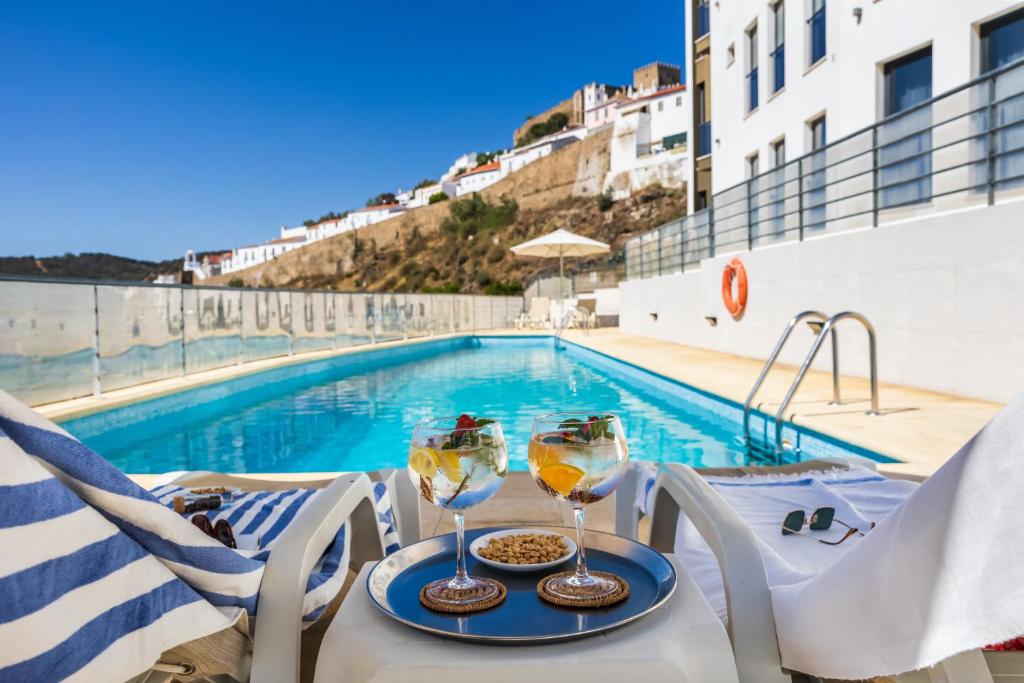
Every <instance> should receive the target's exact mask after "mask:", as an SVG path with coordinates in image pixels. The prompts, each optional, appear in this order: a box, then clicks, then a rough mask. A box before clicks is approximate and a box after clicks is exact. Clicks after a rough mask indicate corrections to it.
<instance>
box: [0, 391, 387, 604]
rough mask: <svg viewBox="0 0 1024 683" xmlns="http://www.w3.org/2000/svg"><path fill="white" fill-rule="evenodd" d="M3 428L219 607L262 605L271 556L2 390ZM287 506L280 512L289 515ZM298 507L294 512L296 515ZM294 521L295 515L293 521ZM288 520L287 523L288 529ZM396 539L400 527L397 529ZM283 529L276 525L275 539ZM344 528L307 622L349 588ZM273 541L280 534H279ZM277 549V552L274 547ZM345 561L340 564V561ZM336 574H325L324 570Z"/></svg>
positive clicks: (312, 586) (313, 593) (304, 496)
mask: <svg viewBox="0 0 1024 683" xmlns="http://www.w3.org/2000/svg"><path fill="white" fill-rule="evenodd" d="M0 429H2V430H3V431H4V432H6V433H7V435H8V436H9V437H10V438H11V440H13V441H14V442H15V443H16V444H17V445H18V446H19V447H20V448H21V449H22V450H23V451H25V452H26V453H28V454H30V455H33V456H35V457H36V458H38V459H39V460H40V461H42V462H43V463H45V464H46V466H47V467H48V468H49V469H50V470H51V471H52V472H53V473H54V474H55V475H56V476H57V477H58V478H59V479H61V480H62V481H63V482H64V484H65V485H66V486H67V487H68V488H70V489H71V490H72V491H73V492H74V493H75V494H76V495H77V496H78V497H79V498H81V499H82V500H83V501H85V502H86V503H88V504H89V505H90V506H92V507H93V508H94V509H95V510H97V511H98V512H99V513H100V514H102V515H103V516H104V517H106V518H107V519H108V520H109V521H110V522H112V523H113V524H114V525H116V526H117V527H118V528H119V529H120V530H121V531H122V532H123V533H124V534H126V535H127V536H128V537H129V538H131V539H132V540H134V541H135V542H136V543H137V544H138V545H140V546H142V547H143V548H145V550H147V551H148V552H150V553H152V554H153V555H155V556H156V557H157V558H158V559H159V560H161V561H162V562H163V564H164V565H165V566H166V567H167V568H168V569H170V570H171V572H173V573H174V574H176V575H177V576H178V577H180V578H181V579H182V580H184V581H185V583H187V584H188V585H189V586H191V587H192V588H193V589H194V590H195V591H196V592H197V593H199V594H200V595H201V596H202V597H203V598H205V599H206V600H207V601H208V602H210V603H211V604H213V605H215V606H217V607H241V608H243V609H245V610H246V611H247V612H248V613H250V614H255V613H256V610H257V604H256V603H257V600H258V598H259V588H260V582H261V581H262V578H263V569H264V565H265V562H266V553H256V554H252V553H243V552H238V551H236V550H232V549H230V548H227V547H226V546H224V545H222V544H221V543H220V542H218V541H216V540H214V539H212V538H210V537H209V536H206V535H205V534H204V533H202V532H201V531H199V529H197V528H196V527H195V526H193V525H192V524H190V523H189V522H188V521H186V520H185V519H183V518H182V517H181V516H179V515H178V514H177V513H175V512H174V511H173V510H171V509H169V508H168V507H167V506H166V505H164V503H163V502H161V501H160V500H159V499H157V498H156V497H155V496H153V495H152V494H151V493H150V492H149V491H147V490H146V489H144V488H142V487H141V486H139V485H138V484H136V483H135V482H133V481H132V480H131V479H129V478H128V477H127V476H125V474H124V473H123V472H121V471H120V470H118V469H117V468H116V467H114V466H113V465H112V464H111V463H110V462H108V461H107V460H105V459H103V458H102V457H100V456H99V455H97V454H96V453H94V452H93V451H92V450H90V449H89V448H87V447H86V446H84V445H83V444H82V443H80V442H79V441H78V440H76V439H75V438H74V437H72V436H71V435H70V434H68V433H67V432H65V431H64V430H62V429H61V428H60V427H58V426H56V425H54V424H53V423H52V422H50V421H48V420H46V419H45V418H43V417H42V416H41V415H39V414H38V413H36V412H35V411H33V410H32V409H31V408H28V407H27V406H25V405H23V404H21V403H20V402H18V401H17V400H15V399H13V398H12V397H10V396H8V395H7V394H5V393H3V392H2V391H0ZM312 495H315V492H301V493H295V494H294V495H293V496H292V497H290V498H289V499H288V500H289V501H290V503H295V502H297V501H298V500H300V499H301V500H304V501H305V502H306V503H307V504H308V500H309V498H310V496H312ZM378 506H379V507H378V514H379V517H380V518H381V520H384V521H382V522H381V524H382V526H383V525H384V524H388V525H389V526H393V525H390V515H385V514H383V513H382V512H381V507H383V506H386V507H385V512H388V513H389V512H390V504H389V503H388V501H387V500H386V497H382V498H381V499H380V501H379V502H378ZM289 507H290V506H286V508H285V509H283V510H282V511H281V513H280V514H279V515H278V517H279V518H280V516H281V515H283V514H285V510H287V509H288V508H289ZM297 511H298V510H297V508H296V509H294V510H292V511H291V513H290V514H291V515H292V517H294V514H296V513H297ZM286 521H287V520H286ZM283 526H284V525H282V527H281V528H283ZM391 533H392V537H393V536H394V531H393V528H392V529H391ZM279 534H280V529H275V531H274V537H275V538H276V537H277V536H278V535H279ZM344 538H345V537H344V530H343V529H339V532H338V540H341V541H342V542H341V543H338V542H335V543H334V544H332V545H331V547H330V548H329V550H328V553H327V555H325V557H324V558H323V560H322V561H321V563H320V566H319V569H320V572H321V573H319V574H314V575H312V576H311V577H310V579H309V581H308V583H307V587H306V597H305V601H304V604H303V610H302V613H303V618H304V620H311V619H315V618H316V617H317V616H319V614H320V613H321V612H322V611H323V608H324V607H325V606H326V605H327V604H328V603H329V602H330V601H331V600H332V599H333V598H334V597H335V596H336V595H337V592H338V591H339V590H340V589H341V586H342V582H343V579H344V574H343V573H342V576H340V577H339V576H335V573H336V572H337V570H338V567H339V566H344V563H343V562H342V561H341V560H342V558H343V556H344V554H345V543H344ZM271 540H272V539H271ZM268 552H269V550H268ZM336 565H337V566H336ZM325 566H326V568H327V573H329V574H330V576H329V577H328V578H324V572H325V569H324V567H325Z"/></svg>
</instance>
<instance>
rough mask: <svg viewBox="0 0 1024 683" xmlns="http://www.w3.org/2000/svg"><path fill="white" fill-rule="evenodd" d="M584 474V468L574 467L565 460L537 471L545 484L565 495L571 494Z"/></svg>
mask: <svg viewBox="0 0 1024 683" xmlns="http://www.w3.org/2000/svg"><path fill="white" fill-rule="evenodd" d="M584 474H585V473H584V472H583V470H581V469H580V468H579V467H573V466H572V465H568V464H566V463H564V462H560V463H556V464H554V465H546V466H544V467H542V468H540V471H539V472H537V475H538V476H539V477H540V478H541V480H542V481H543V482H544V483H545V484H547V485H548V486H550V487H551V488H552V490H554V491H557V492H558V493H559V494H560V495H563V496H568V495H569V492H570V491H572V489H573V487H574V486H576V484H578V483H579V481H580V479H582V478H583V475H584Z"/></svg>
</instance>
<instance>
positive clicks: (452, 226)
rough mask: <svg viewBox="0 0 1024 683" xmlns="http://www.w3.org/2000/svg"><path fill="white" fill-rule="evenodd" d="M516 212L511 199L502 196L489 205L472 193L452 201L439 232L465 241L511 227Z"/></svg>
mask: <svg viewBox="0 0 1024 683" xmlns="http://www.w3.org/2000/svg"><path fill="white" fill-rule="evenodd" d="M518 211H519V205H518V204H517V203H516V201H515V200H514V199H512V198H511V197H508V196H502V198H501V202H500V203H498V204H491V203H490V202H489V201H487V200H486V199H484V198H482V197H481V196H480V195H479V194H478V193H476V192H474V193H473V194H472V195H470V196H469V197H467V198H465V199H456V200H453V201H452V203H451V205H450V206H449V207H448V214H449V215H448V217H447V218H445V219H444V221H442V222H441V230H442V231H443V232H445V233H447V234H449V235H457V236H459V237H461V238H463V239H465V238H467V237H470V236H472V235H476V234H477V233H481V232H487V231H488V230H495V229H497V228H504V227H505V226H507V225H511V224H512V222H513V221H515V219H516V213H517V212H518Z"/></svg>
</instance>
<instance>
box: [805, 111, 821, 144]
mask: <svg viewBox="0 0 1024 683" xmlns="http://www.w3.org/2000/svg"><path fill="white" fill-rule="evenodd" d="M808 125H809V126H810V128H811V151H814V150H817V149H821V148H822V147H824V146H825V115H824V114H822V115H821V116H819V117H818V118H816V119H814V120H813V121H811V122H810V124H808Z"/></svg>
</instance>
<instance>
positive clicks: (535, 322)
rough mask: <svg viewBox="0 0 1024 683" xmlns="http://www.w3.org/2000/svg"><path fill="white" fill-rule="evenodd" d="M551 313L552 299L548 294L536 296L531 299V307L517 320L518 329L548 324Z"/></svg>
mask: <svg viewBox="0 0 1024 683" xmlns="http://www.w3.org/2000/svg"><path fill="white" fill-rule="evenodd" d="M550 315H551V299H549V298H548V297H546V296H535V297H533V298H532V299H530V308H529V310H528V311H524V312H523V313H522V314H521V315H520V316H519V319H518V320H516V328H517V329H520V330H522V329H526V328H530V329H533V330H535V329H538V328H543V327H546V326H547V325H548V322H549V316H550Z"/></svg>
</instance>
